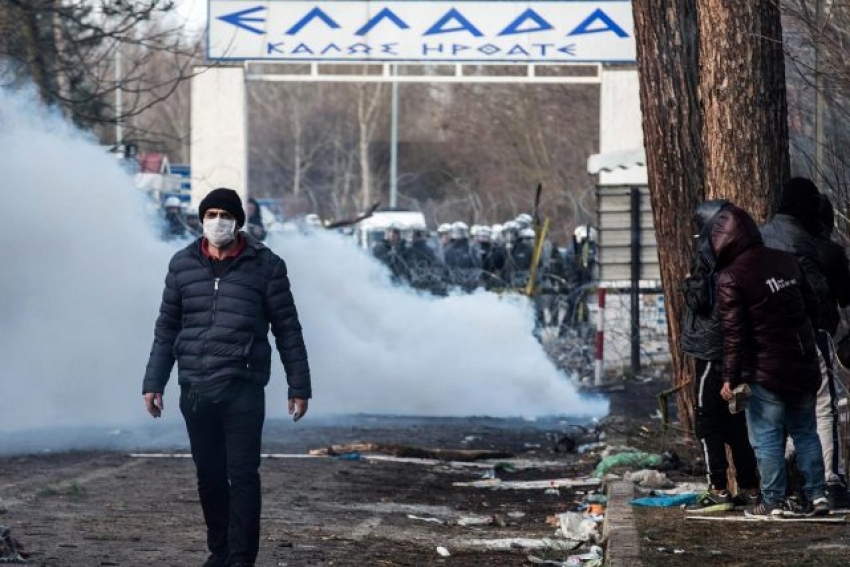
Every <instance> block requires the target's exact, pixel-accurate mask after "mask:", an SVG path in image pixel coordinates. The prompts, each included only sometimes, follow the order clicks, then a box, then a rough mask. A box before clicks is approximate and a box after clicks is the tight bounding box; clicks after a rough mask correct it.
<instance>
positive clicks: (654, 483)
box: [623, 469, 676, 488]
mask: <svg viewBox="0 0 850 567" xmlns="http://www.w3.org/2000/svg"><path fill="white" fill-rule="evenodd" d="M623 478H624V479H625V480H628V481H631V482H633V483H635V484H638V485H640V486H643V487H644V488H673V487H674V486H676V483H675V482H673V481H672V480H670V479H669V478H667V475H666V474H664V473H663V472H660V471H654V470H652V469H641V470H639V471H635V472H630V473H626V474H625V475H623Z"/></svg>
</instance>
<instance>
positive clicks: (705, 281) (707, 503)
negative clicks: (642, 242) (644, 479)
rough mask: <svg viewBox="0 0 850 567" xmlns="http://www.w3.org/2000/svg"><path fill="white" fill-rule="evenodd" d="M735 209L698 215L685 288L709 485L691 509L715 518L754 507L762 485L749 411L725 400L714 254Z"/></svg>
mask: <svg viewBox="0 0 850 567" xmlns="http://www.w3.org/2000/svg"><path fill="white" fill-rule="evenodd" d="M730 206H732V203H730V202H729V201H726V200H724V199H716V200H711V201H706V202H704V203H701V204H700V205H699V207H697V210H696V213H695V214H694V221H695V225H696V229H697V236H696V244H695V250H694V255H693V258H692V259H691V269H690V273H689V274H688V277H687V278H685V284H684V286H683V291H684V297H685V318H684V322H683V325H682V337H681V346H682V351H683V352H685V353H686V354H688V355H689V356H691V357H692V358H693V359H694V365H695V369H696V380H695V381H694V399H695V400H696V408H695V416H694V417H695V428H694V429H695V432H696V435H697V437H698V438H699V440H700V443H701V444H702V449H703V454H704V457H705V463H706V467H707V476H708V486H709V489H708V491H706V492H705V493H704V494H703V495H702V496H700V498H699V499H698V501H697V502H696V503H695V504H694V505H693V506H690V507H688V508H687V511H688V512H691V513H713V512H720V511H724V510H732V509H733V508H735V507H736V506H738V507H743V506H747V505H754V504H756V503H757V499H758V494H759V490H758V486H759V480H758V475H757V472H756V468H757V465H756V457H755V454H754V453H753V448H752V445H750V440H749V439H748V437H747V421H746V418H745V414H744V413H743V412H738V413H734V414H733V413H731V412H730V411H729V406H728V404H727V402H726V400H724V399H723V397H722V396H721V395H720V392H721V389H722V387H723V372H722V366H723V334H722V330H721V323H720V313H719V309H718V305H717V301H716V296H717V290H716V287H717V272H716V269H715V268H716V261H715V258H714V253H713V252H712V249H711V240H710V236H711V229H712V227H713V221H714V219H715V217H716V216H717V214H718V213H720V212H721V211H723V210H725V209H726V208H728V207H730ZM727 444H728V445H729V448H730V449H731V451H732V458H733V460H734V464H735V477H736V481H737V484H738V493H737V494H736V495H734V496H733V495H731V494H730V493H729V490H728V478H727V470H728V467H729V463H728V462H727V458H726V445H727Z"/></svg>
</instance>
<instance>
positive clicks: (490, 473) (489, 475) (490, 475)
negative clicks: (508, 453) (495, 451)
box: [481, 469, 496, 479]
mask: <svg viewBox="0 0 850 567" xmlns="http://www.w3.org/2000/svg"><path fill="white" fill-rule="evenodd" d="M481 478H483V479H494V478H496V469H487V470H486V471H484V472H483V473H482V474H481Z"/></svg>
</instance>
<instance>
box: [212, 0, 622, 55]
mask: <svg viewBox="0 0 850 567" xmlns="http://www.w3.org/2000/svg"><path fill="white" fill-rule="evenodd" d="M209 2H210V4H209V24H208V26H207V55H208V57H209V59H211V60H218V61H233V60H284V61H304V62H334V61H352V62H354V61H361V62H386V61H389V62H392V61H403V62H416V63H439V62H450V63H491V62H502V63H506V62H511V63H567V62H630V61H634V60H635V41H634V23H633V19H632V3H631V1H629V0H623V1H620V0H597V1H595V2H594V1H584V0H548V1H540V2H513V1H492V0H487V1H474V0H473V1H469V0H467V1H457V2H454V1H451V0H432V1H429V2H420V1H418V0H406V1H404V0H401V1H399V0H396V1H389V2H370V1H361V0H342V1H318V2H317V1H313V2H310V1H303V0H267V1H261V0H260V1H254V2H252V1H250V0H209Z"/></svg>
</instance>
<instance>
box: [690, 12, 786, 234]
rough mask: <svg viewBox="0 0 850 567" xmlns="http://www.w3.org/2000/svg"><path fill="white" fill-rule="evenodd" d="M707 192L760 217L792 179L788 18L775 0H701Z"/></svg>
mask: <svg viewBox="0 0 850 567" xmlns="http://www.w3.org/2000/svg"><path fill="white" fill-rule="evenodd" d="M698 4H699V27H700V34H701V36H702V37H704V38H710V41H704V42H702V44H701V45H700V64H701V76H700V91H699V92H700V98H701V100H702V106H703V136H702V141H703V147H704V148H705V162H704V166H705V192H706V197H707V198H716V197H723V198H726V199H729V200H731V201H732V202H734V203H735V204H736V205H738V206H740V207H741V208H743V209H745V210H747V211H748V212H749V213H750V214H752V215H753V216H754V217H755V218H756V220H757V221H763V220H765V218H766V216H767V214H768V213H769V212H771V211H772V210H773V209H774V206H775V204H776V202H775V200H776V198H778V195H779V188H780V187H782V185H783V183H784V182H785V181H786V180H787V179H788V176H789V159H788V120H787V108H786V99H785V60H784V55H783V51H782V23H781V20H780V12H779V4H778V2H776V1H775V0H753V1H750V2H729V1H728V0H698Z"/></svg>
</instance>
